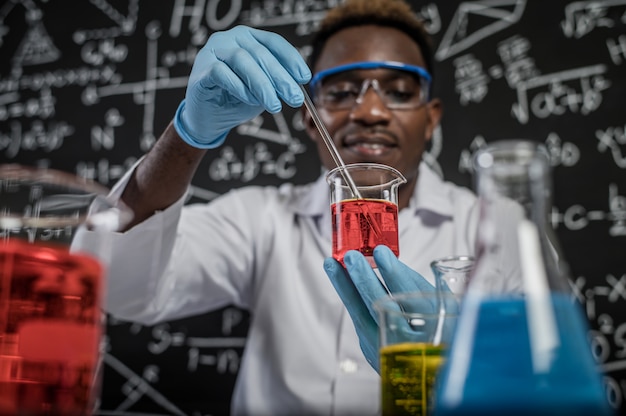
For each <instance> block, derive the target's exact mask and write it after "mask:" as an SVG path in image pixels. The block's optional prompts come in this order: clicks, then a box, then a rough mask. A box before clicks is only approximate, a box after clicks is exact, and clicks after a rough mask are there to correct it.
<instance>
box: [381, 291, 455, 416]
mask: <svg viewBox="0 0 626 416" xmlns="http://www.w3.org/2000/svg"><path fill="white" fill-rule="evenodd" d="M374 308H375V309H376V311H377V313H378V323H379V337H380V377H381V389H382V390H381V394H382V396H381V398H382V409H383V412H382V414H383V416H391V415H394V416H400V415H407V416H408V415H412V416H419V415H423V416H426V415H430V414H431V411H432V406H433V394H434V392H435V382H436V378H437V374H438V372H439V369H440V367H441V364H442V363H443V362H444V360H445V356H446V353H447V349H448V346H449V345H450V340H451V338H452V334H453V333H454V328H455V326H456V323H457V319H458V312H459V303H458V299H457V297H456V296H455V295H454V294H452V293H450V292H448V293H437V292H436V291H433V292H413V293H411V292H408V293H396V294H393V295H388V296H386V297H383V298H381V299H379V300H378V301H376V302H375V303H374Z"/></svg>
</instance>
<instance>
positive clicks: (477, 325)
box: [435, 293, 613, 416]
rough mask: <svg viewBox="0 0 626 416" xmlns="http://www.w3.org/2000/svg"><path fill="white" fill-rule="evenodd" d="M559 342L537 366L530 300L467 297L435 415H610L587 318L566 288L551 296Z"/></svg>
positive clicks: (439, 391) (441, 380)
mask: <svg viewBox="0 0 626 416" xmlns="http://www.w3.org/2000/svg"><path fill="white" fill-rule="evenodd" d="M550 299H551V304H552V307H553V310H554V318H555V321H556V328H558V344H557V346H556V347H555V348H554V349H553V350H552V354H550V358H551V359H550V360H549V361H548V363H549V364H548V365H547V367H545V368H543V369H542V371H533V356H532V354H533V352H532V349H531V340H530V333H529V326H528V324H529V322H528V315H527V309H526V301H525V300H524V299H522V298H517V299H513V298H497V297H496V298H487V299H481V300H473V299H470V298H467V299H466V303H465V305H464V306H463V308H464V311H462V314H463V315H464V316H462V318H461V320H460V322H459V327H463V326H464V325H469V326H471V327H473V330H472V328H469V327H467V328H465V329H466V330H465V331H464V330H463V328H461V329H460V330H459V331H457V333H456V334H455V339H454V340H453V343H452V350H451V352H450V355H449V356H448V359H447V361H446V363H445V364H444V367H443V368H442V371H441V375H440V380H439V382H440V384H439V387H440V389H439V390H438V391H437V395H436V405H435V415H436V416H457V415H458V416H478V415H480V416H501V415H506V416H518V415H519V416H521V415H524V416H526V415H532V416H548V415H549V416H558V415H568V416H605V415H612V414H613V413H612V410H611V408H610V406H609V404H608V401H607V399H606V397H605V395H604V391H603V387H602V383H601V379H600V377H601V376H600V374H599V373H598V371H597V369H596V367H595V364H594V361H593V357H592V355H591V352H590V350H589V344H588V341H587V339H586V329H587V325H586V321H585V318H584V316H583V314H582V311H581V310H580V309H579V307H578V305H577V304H575V303H574V302H573V301H572V300H571V299H570V297H569V295H566V294H560V293H553V294H551V295H550Z"/></svg>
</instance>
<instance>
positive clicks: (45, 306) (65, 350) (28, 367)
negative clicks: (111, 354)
mask: <svg viewBox="0 0 626 416" xmlns="http://www.w3.org/2000/svg"><path fill="white" fill-rule="evenodd" d="M107 194H108V189H106V188H105V187H102V186H99V185H97V184H95V183H92V182H88V181H86V180H83V179H80V178H77V177H75V176H73V175H70V174H67V173H64V172H59V171H55V170H50V169H37V168H30V167H25V166H19V165H0V414H1V415H8V414H10V415H29V416H39V415H64V416H65V415H80V416H84V415H90V414H92V413H93V411H94V409H95V407H96V406H97V401H98V394H99V389H100V377H101V369H100V367H101V356H100V352H99V349H100V342H101V336H102V332H103V329H104V314H103V313H102V310H101V304H102V297H103V294H104V290H105V267H106V264H107V257H108V255H109V252H110V250H111V242H110V240H109V239H108V236H109V235H110V234H109V233H110V232H111V231H119V230H121V229H122V228H123V227H124V225H125V224H127V223H128V222H129V221H130V220H131V218H132V213H131V211H130V210H129V209H128V208H127V207H125V206H124V205H122V204H121V203H113V202H111V201H110V200H109V199H108V198H107ZM80 228H86V229H89V230H90V232H92V233H93V234H94V236H95V235H98V238H96V239H94V241H97V244H92V246H91V249H92V250H93V252H90V253H86V252H75V251H74V250H72V243H73V241H74V238H75V237H76V235H77V231H78V230H79V229H80ZM101 232H103V233H101ZM99 234H102V235H99Z"/></svg>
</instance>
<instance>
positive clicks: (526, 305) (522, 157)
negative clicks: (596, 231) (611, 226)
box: [435, 140, 611, 416]
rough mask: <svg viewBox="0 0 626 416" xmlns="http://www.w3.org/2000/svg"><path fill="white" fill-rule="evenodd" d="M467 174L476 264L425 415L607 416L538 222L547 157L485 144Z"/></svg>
mask: <svg viewBox="0 0 626 416" xmlns="http://www.w3.org/2000/svg"><path fill="white" fill-rule="evenodd" d="M474 171H475V175H476V177H475V178H476V189H477V191H478V194H479V197H480V201H481V202H480V203H481V207H480V208H481V217H480V220H479V221H480V222H479V227H478V247H477V256H476V263H475V266H474V270H473V272H472V275H471V278H470V283H469V285H468V287H467V289H466V292H465V296H464V299H463V307H462V310H461V314H460V318H459V323H458V326H457V331H456V333H455V335H454V339H453V341H452V346H451V349H450V353H449V355H448V358H447V360H446V363H445V364H444V367H443V368H442V371H441V377H440V378H439V380H438V382H439V384H438V388H437V394H436V406H435V408H436V412H435V414H436V415H437V416H451V415H481V416H496V415H503V414H506V415H509V416H511V415H513V416H517V415H519V416H521V415H535V416H537V415H539V416H544V415H545V416H547V415H580V416H587V415H609V414H611V410H610V407H609V405H608V401H607V399H606V398H605V396H604V391H603V386H602V378H601V375H600V374H599V372H598V370H597V369H596V366H595V363H594V361H593V357H592V354H591V349H590V344H589V342H588V341H587V331H588V321H587V320H586V318H585V316H584V314H583V313H582V308H581V306H580V305H579V304H578V303H577V302H576V301H575V299H574V297H573V295H572V294H571V293H570V287H569V284H568V273H569V272H568V267H567V264H566V263H565V261H564V259H563V256H562V254H561V251H560V249H559V246H558V243H557V240H556V238H555V236H554V233H553V232H552V230H551V228H550V224H549V221H548V213H549V210H550V209H551V202H550V200H551V175H550V163H549V158H548V155H547V152H546V151H545V149H544V147H543V146H542V145H539V144H536V143H533V142H531V141H525V140H504V141H498V142H494V143H492V144H489V145H487V146H486V147H485V148H483V149H481V150H479V151H478V152H477V153H476V154H475V156H474ZM514 219H516V220H514Z"/></svg>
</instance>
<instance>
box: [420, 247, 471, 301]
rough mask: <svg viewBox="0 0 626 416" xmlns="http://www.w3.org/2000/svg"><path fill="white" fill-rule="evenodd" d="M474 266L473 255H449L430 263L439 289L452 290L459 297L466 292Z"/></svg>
mask: <svg viewBox="0 0 626 416" xmlns="http://www.w3.org/2000/svg"><path fill="white" fill-rule="evenodd" d="M473 268H474V257H472V256H447V257H443V258H440V259H436V260H433V261H432V262H431V263H430V269H431V270H432V272H433V274H434V276H435V287H436V288H437V290H439V291H446V290H450V291H451V292H452V293H454V294H455V295H457V297H459V299H460V298H462V296H463V294H464V293H465V288H466V286H467V284H468V283H469V277H470V273H471V271H472V269H473Z"/></svg>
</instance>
